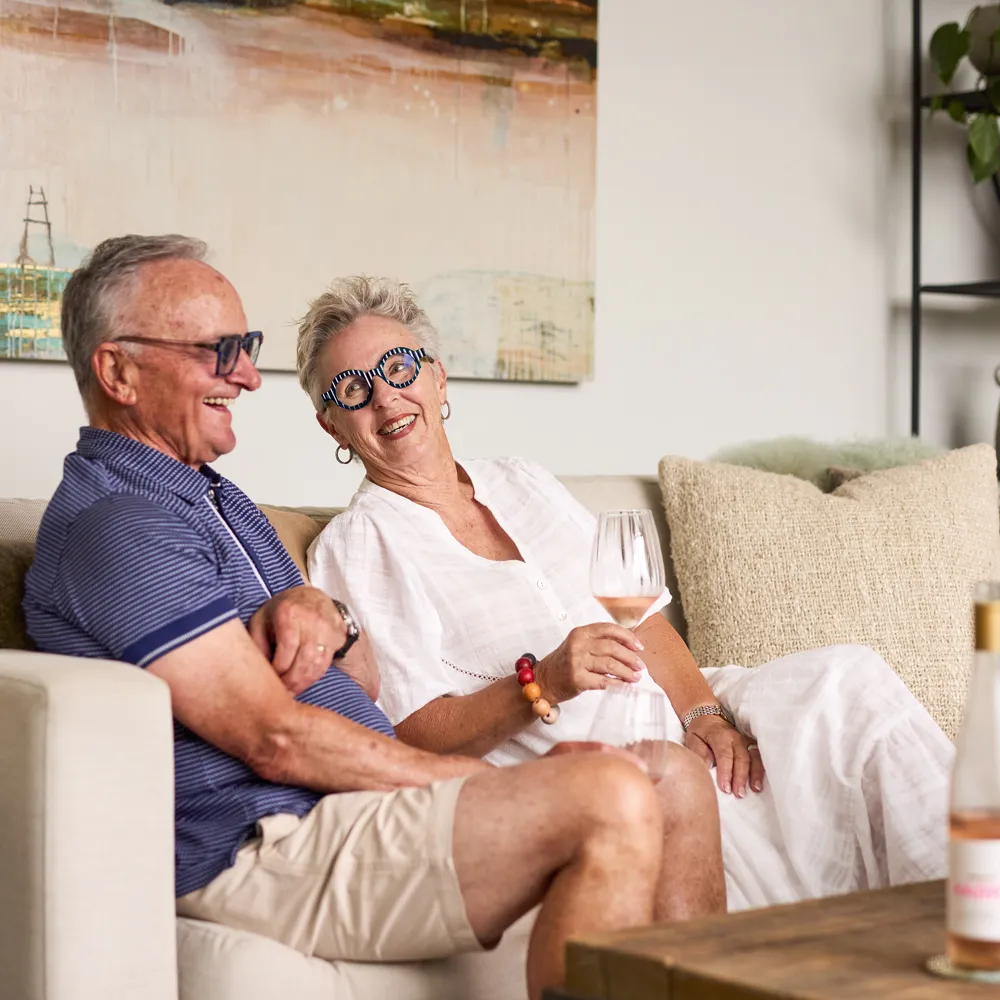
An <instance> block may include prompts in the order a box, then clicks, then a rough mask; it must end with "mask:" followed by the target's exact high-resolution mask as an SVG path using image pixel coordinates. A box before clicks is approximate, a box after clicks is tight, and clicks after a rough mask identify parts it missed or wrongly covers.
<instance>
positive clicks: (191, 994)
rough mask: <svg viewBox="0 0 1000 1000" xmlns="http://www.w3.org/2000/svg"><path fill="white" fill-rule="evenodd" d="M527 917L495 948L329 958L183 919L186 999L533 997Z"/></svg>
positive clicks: (180, 941) (180, 937)
mask: <svg viewBox="0 0 1000 1000" xmlns="http://www.w3.org/2000/svg"><path fill="white" fill-rule="evenodd" d="M534 918H535V914H534V912H532V913H530V914H528V915H527V916H526V917H522V918H521V920H519V921H518V922H517V923H516V924H515V925H514V926H513V927H511V928H510V930H508V931H507V933H506V934H505V935H504V936H503V940H502V941H501V942H500V945H499V946H498V947H497V948H496V949H494V950H493V951H488V952H483V953H477V954H466V955H456V956H454V957H453V958H449V959H443V960H440V961H433V962H398V963H393V964H381V963H377V962H372V963H361V962H324V961H323V960H322V959H319V958H306V957H305V956H304V955H300V954H299V953H298V952H296V951H293V950H292V949H291V948H288V947H286V946H285V945H283V944H279V943H278V942H276V941H272V940H270V939H268V938H264V937H260V936H258V935H256V934H248V933H246V932H245V931H237V930H233V929H232V928H229V927H223V926H222V925H221V924H210V923H205V922H204V921H201V920H188V919H180V920H178V921H177V950H178V967H179V972H180V998H179V1000H205V998H207V997H211V998H212V1000H288V998H291V997H294V998H295V1000H368V998H369V997H391V998H392V1000H467V998H470V997H476V998H477V1000H525V997H526V993H527V990H526V986H525V975H524V963H525V954H526V951H527V941H528V935H529V933H530V931H531V926H532V924H533V923H534Z"/></svg>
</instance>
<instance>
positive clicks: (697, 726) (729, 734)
mask: <svg viewBox="0 0 1000 1000" xmlns="http://www.w3.org/2000/svg"><path fill="white" fill-rule="evenodd" d="M684 745H685V746H686V747H687V748H688V749H689V750H693V751H694V752H695V753H696V754H698V756H699V757H701V758H702V760H704V761H705V762H706V763H707V764H708V766H709V767H711V766H712V765H713V764H714V765H715V779H716V781H717V782H718V783H719V788H721V789H722V791H724V792H725V793H726V794H727V795H728V794H729V793H730V791H732V792H734V793H735V794H736V797H737V798H738V799H741V798H743V796H744V795H745V794H746V791H747V781H748V779H749V783H750V787H751V788H752V789H753V790H754V791H755V792H759V791H760V790H761V789H762V788H763V787H764V762H763V761H762V760H761V759H760V750H758V749H757V744H756V743H755V742H754V741H753V740H752V739H750V737H749V736H744V735H743V733H741V732H740V731H739V730H738V729H734V728H733V727H732V726H731V725H730V724H729V723H728V722H726V720H725V719H723V718H722V717H721V716H718V715H699V716H698V718H696V719H695V720H694V722H692V723H691V725H690V726H688V731H687V734H686V735H685V737H684Z"/></svg>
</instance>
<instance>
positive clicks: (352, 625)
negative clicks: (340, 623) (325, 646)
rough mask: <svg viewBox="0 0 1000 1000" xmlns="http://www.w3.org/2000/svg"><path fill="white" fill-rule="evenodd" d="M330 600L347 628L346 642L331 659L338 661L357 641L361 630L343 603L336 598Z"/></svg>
mask: <svg viewBox="0 0 1000 1000" xmlns="http://www.w3.org/2000/svg"><path fill="white" fill-rule="evenodd" d="M330 600H331V601H333V606H334V607H335V608H336V609H337V610H338V611H339V612H340V617H341V618H343V619H344V625H346V626H347V641H346V642H345V643H344V645H343V646H341V647H340V649H338V650H337V652H336V653H334V654H333V658H334V659H335V660H339V659H342V658H343V657H344V656H346V655H347V651H348V650H349V649H350V648H351V646H353V645H354V644H355V643H356V642H357V641H358V636H360V635H361V628H360V626H359V625H358V623H357V622H356V621H355V620H354V615H352V614H351V612H350V611H349V610H348V607H347V605H346V604H344V602H343V601H338V600H337V598H336V597H331V598H330Z"/></svg>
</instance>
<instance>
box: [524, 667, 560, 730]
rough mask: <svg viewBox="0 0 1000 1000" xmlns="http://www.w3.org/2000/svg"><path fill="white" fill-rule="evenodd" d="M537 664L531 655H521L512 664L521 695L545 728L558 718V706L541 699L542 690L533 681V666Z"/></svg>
mask: <svg viewBox="0 0 1000 1000" xmlns="http://www.w3.org/2000/svg"><path fill="white" fill-rule="evenodd" d="M537 662H538V660H537V659H535V657H534V656H532V655H531V653H522V654H521V656H520V657H519V658H518V660H517V662H516V663H515V664H514V669H515V670H516V671H517V683H518V684H520V685H521V694H523V695H524V698H525V701H530V702H531V711H532V712H534V713H535V715H537V716H538V718H540V719H541V720H542V722H544V723H545V724H546V725H547V726H551V725H552V723H553V722H555V721H556V719H558V718H559V706H558V705H550V704H549V703H548V702H547V701H546V700H545V699H544V698H543V697H542V689H541V688H540V687H539V686H538V684H537V682H536V681H535V671H534V669H533V668H534V666H535V664H536V663H537Z"/></svg>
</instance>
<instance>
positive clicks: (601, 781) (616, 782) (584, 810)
mask: <svg viewBox="0 0 1000 1000" xmlns="http://www.w3.org/2000/svg"><path fill="white" fill-rule="evenodd" d="M574 764H575V765H576V766H575V768H574V770H575V771H576V773H575V775H574V778H575V785H576V787H575V789H574V798H576V799H577V802H578V804H579V809H580V812H581V814H582V815H584V816H586V817H588V819H589V820H590V821H591V822H592V823H595V824H598V825H603V824H607V823H612V824H615V825H624V824H628V825H629V826H632V827H634V828H640V827H648V828H651V829H653V830H654V831H655V832H657V833H658V832H659V829H660V826H661V824H662V814H661V810H660V806H659V800H658V798H657V795H656V791H655V789H654V788H653V785H652V783H651V782H650V780H649V778H648V776H647V775H646V774H644V773H643V772H642V770H640V768H639V767H638V766H637V765H636V764H633V763H632V762H630V761H628V760H625V759H624V758H623V757H619V756H617V755H615V754H610V753H604V754H586V755H581V756H580V757H579V758H578V759H577V760H576V761H575V762H574Z"/></svg>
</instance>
